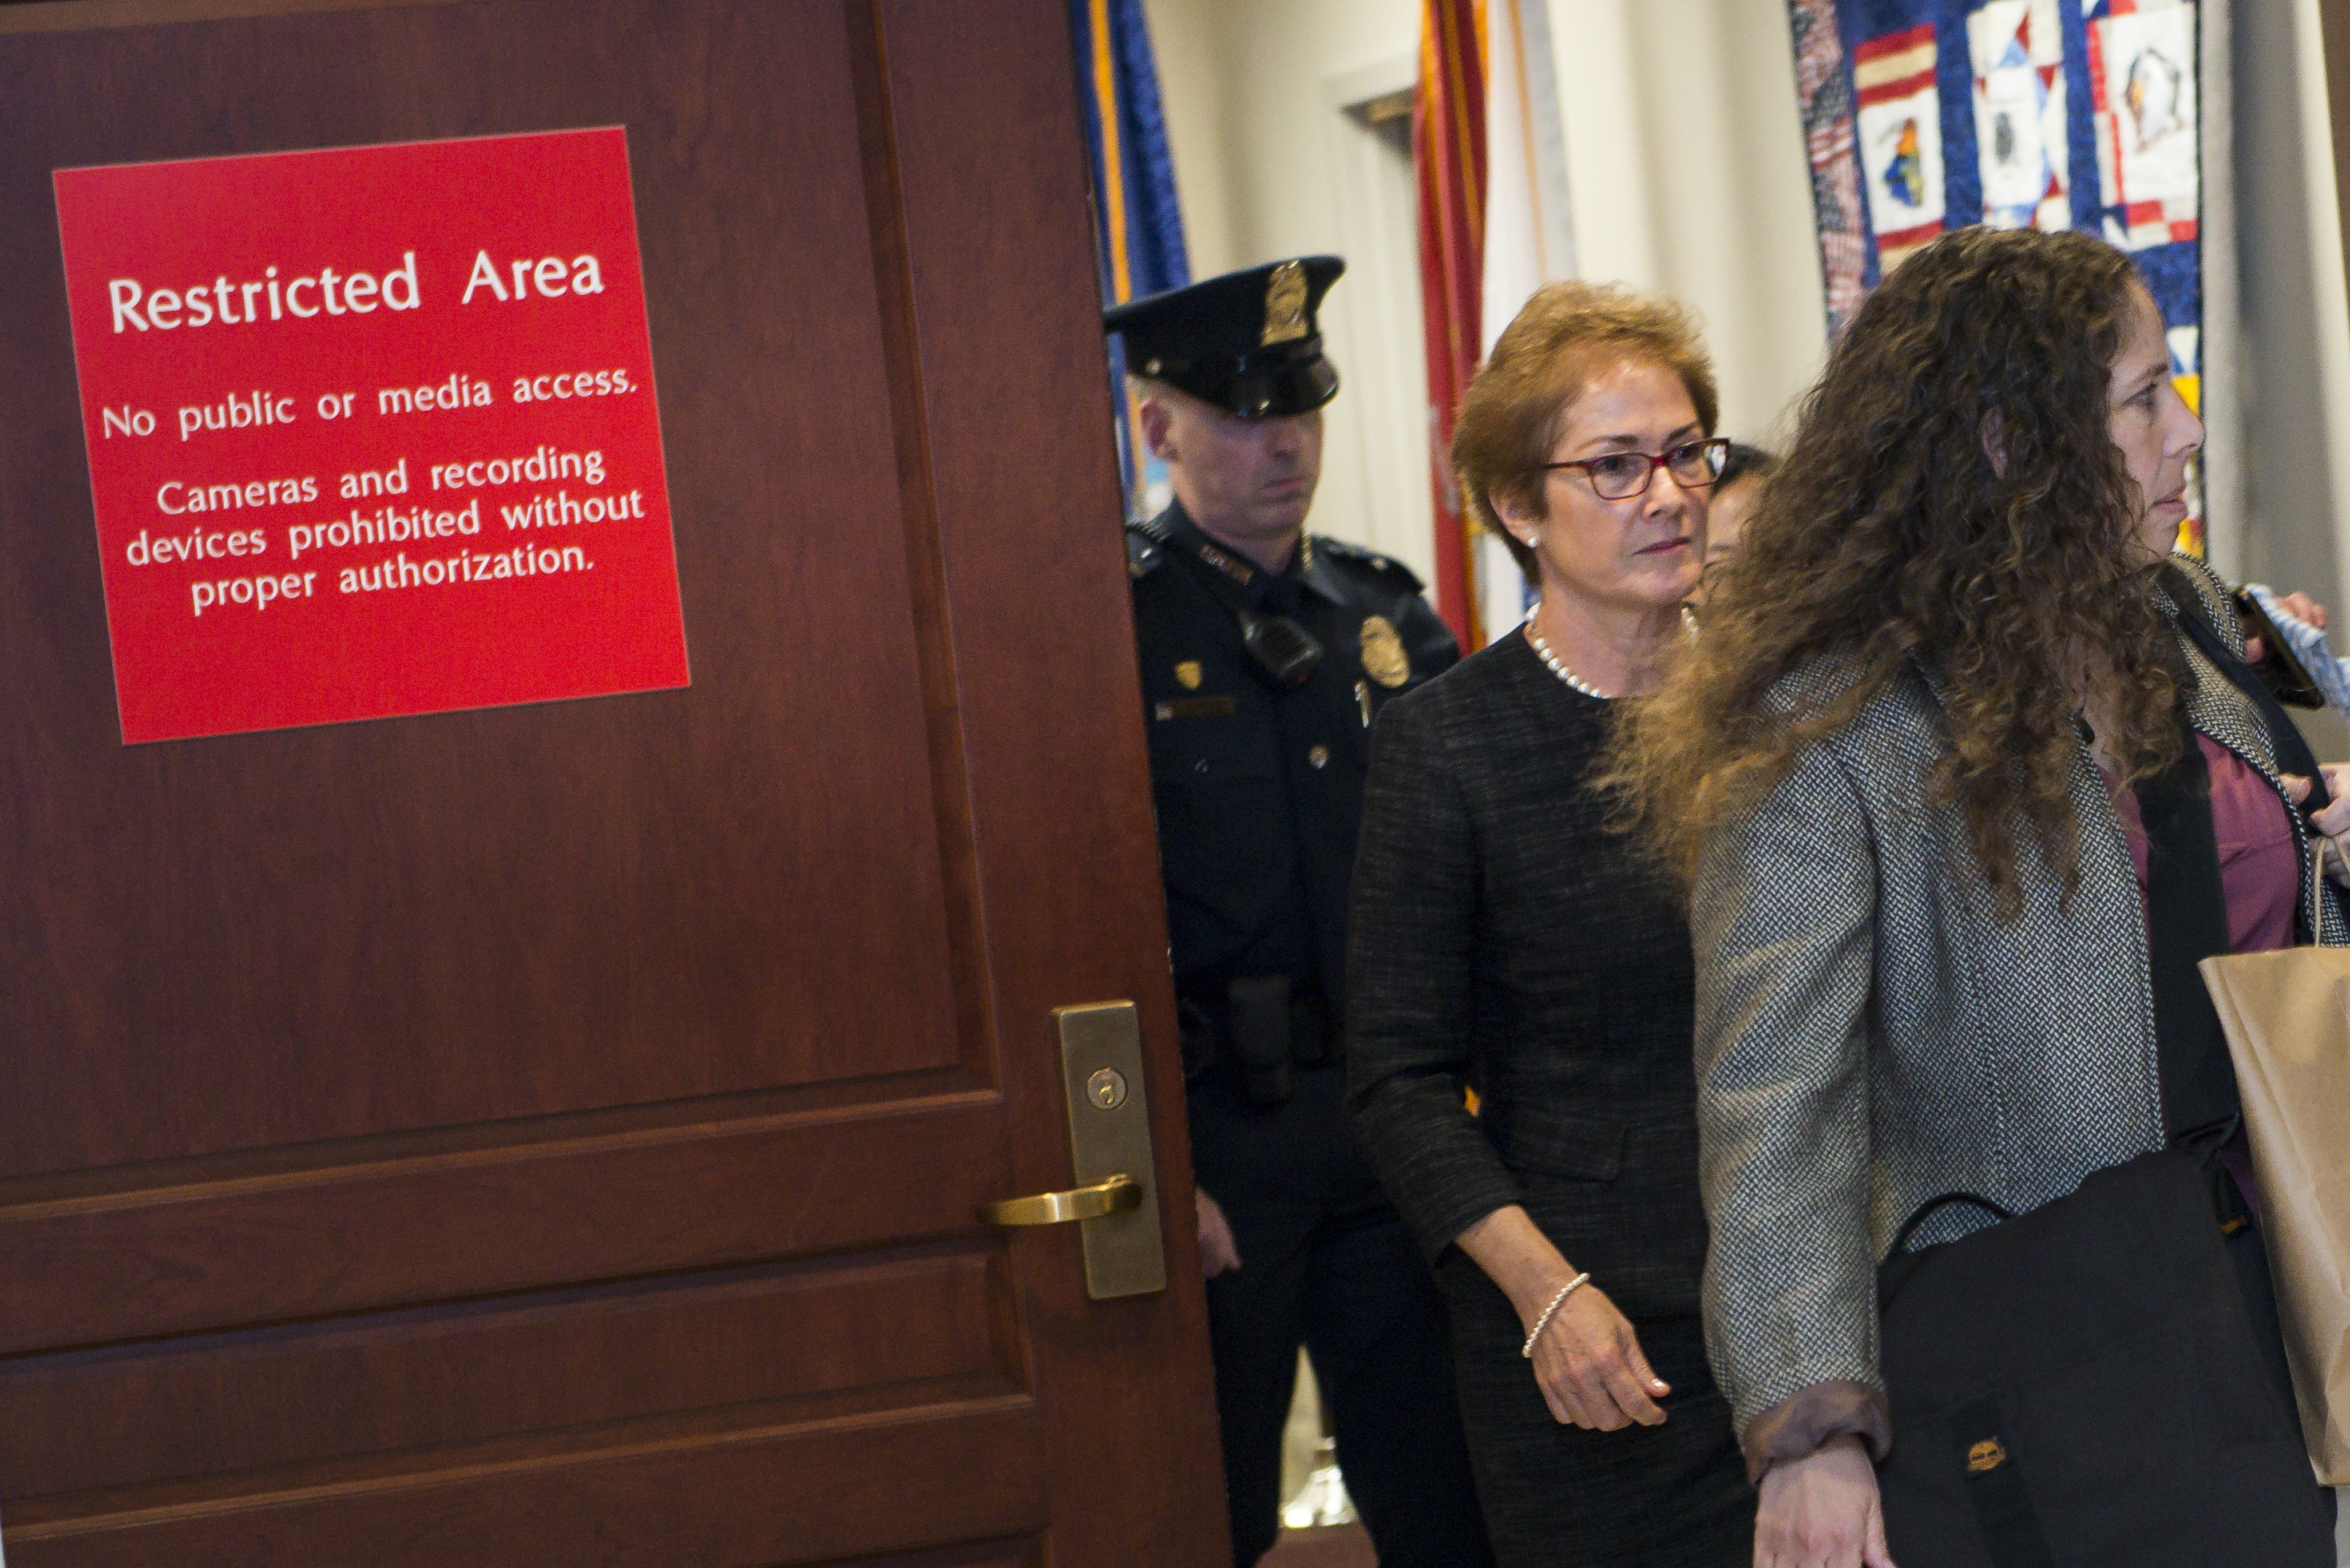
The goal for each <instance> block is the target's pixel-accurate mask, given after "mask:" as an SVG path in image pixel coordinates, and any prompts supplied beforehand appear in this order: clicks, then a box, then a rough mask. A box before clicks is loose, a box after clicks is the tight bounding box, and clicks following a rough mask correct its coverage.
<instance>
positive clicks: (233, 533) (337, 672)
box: [57, 127, 687, 742]
mask: <svg viewBox="0 0 2350 1568" xmlns="http://www.w3.org/2000/svg"><path fill="white" fill-rule="evenodd" d="M57 224H58V229H59V232H60V234H61V236H62V239H63V243H64V246H65V263H66V286H67V290H68V297H69V300H70V305H71V310H72V317H73V337H74V355H75V358H76V361H77V363H78V367H79V369H80V375H81V398H82V420H83V429H84V434H85V439H86V440H87V441H88V449H89V478H90V490H91V493H92V497H93V499H94V501H95V504H96V510H97V516H98V544H99V555H100V556H101V558H102V559H103V561H104V565H105V579H106V611H107V624H108V628H109V631H110V633H111V635H112V638H113V644H114V684H115V693H116V697H117V700H118V701H119V702H120V707H121V715H122V735H123V739H124V740H125V741H129V742H138V741H162V740H172V739H176V738H180V737H183V736H190V735H217V734H227V733H231V732H238V731H246V730H266V729H275V728H278V727H280V726H284V725H288V724H317V723H326V722H335V721H338V720H344V719H376V718H384V717H388V716H390V715H393V714H400V713H432V712H442V711H448V710H451V709H457V708H480V707H488V706H493V705H495V704H500V703H507V702H538V701H550V700H554V699H557V698H567V697H593V696H598V695H603V694H606V693H610V692H617V691H652V690H657V689H662V688H671V687H679V686H683V685H685V684H686V683H687V673H686V657H685V628H684V622H683V618H682V616H681V610H680V607H679V601H678V586H677V562H676V556H675V553H674V550H673V547H672V545H671V535H670V515H669V491H668V486H667V484H666V483H665V482H664V480H663V478H662V471H661V442H660V413H659V410H658V409H657V407H656V405H655V402H654V399H653V367H652V345H651V341H650V337H648V335H647V332H646V327H645V295H644V282H643V276H642V272H641V269H640V266H639V260H638V255H637V228H636V212H635V207H634V205H633V203H632V202H631V201H630V197H629V156H628V142H627V138H626V134H625V132H623V131H622V130H619V128H617V127H615V128H611V129H606V130H567V131H556V132H550V133H547V134H543V135H530V136H502V137H481V138H473V139H469V140H458V141H432V142H416V143H410V144H405V145H400V146H391V147H352V148H338V149H333V150H329V151H315V152H285V153H273V154H268V155H265V156H260V157H251V158H213V159H201V160H196V161H189V162H182V163H141V164H128V165H120V166H116V167H111V168H100V169H65V170H59V171H57Z"/></svg>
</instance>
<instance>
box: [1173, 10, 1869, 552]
mask: <svg viewBox="0 0 2350 1568" xmlns="http://www.w3.org/2000/svg"><path fill="white" fill-rule="evenodd" d="M1549 4H1550V10H1551V32H1552V37H1553V39H1554V46H1555V54H1556V56H1557V60H1558V70H1559V85H1560V96H1561V99H1563V101H1564V103H1565V119H1566V127H1565V133H1566V148H1567V161H1568V177H1569V182H1570V184H1571V185H1572V187H1573V190H1572V204H1573V210H1574V224H1575V244H1576V248H1577V252H1578V254H1579V257H1580V260H1581V270H1582V272H1583V275H1585V276H1586V277H1592V278H1596V279H1610V278H1613V279H1621V280H1622V281H1625V282H1627V283H1629V284H1632V285H1633V286H1636V287H1639V288H1644V289H1649V290H1655V291H1659V292H1663V293H1667V294H1671V295H1674V296H1677V297H1679V298H1680V299H1682V300H1683V301H1684V302H1686V303H1687V304H1689V305H1690V306H1694V307H1695V308H1696V309H1697V310H1698V311H1699V313H1700V315H1701V316H1702V317H1704V319H1705V324H1706V337H1707V341H1708V342H1709V343H1710V344H1711V347H1712V349H1713V352H1714V358H1715V361H1716V369H1717V371H1718V373H1719V375H1720V378H1721V389H1722V426H1723V430H1724V431H1725V432H1726V433H1729V434H1732V435H1737V436H1740V437H1742V438H1745V439H1750V440H1752V439H1768V438H1769V437H1771V436H1773V435H1774V434H1775V433H1777V426H1778V424H1779V421H1780V420H1781V416H1782V414H1783V411H1784V410H1785V409H1786V408H1787V406H1788V404H1789V403H1790V402H1791V401H1792V400H1794V398H1795V397H1796V396H1797V395H1798V394H1799V393H1800V392H1801V391H1802V390H1803V389H1804V388H1805V387H1806V386H1808V385H1809V384H1810V382H1811V380H1812V379H1813V377H1814V375H1815V374H1816V373H1817V370H1818V365H1819V359H1820V356H1821V354H1822V352H1823V349H1824V346H1825V313H1824V311H1823V309H1822V306H1821V300H1820V273H1819V253H1818V249H1817V246H1816V244H1815V243H1814V237H1813V227H1812V207H1811V182H1810V173H1809V170H1808V167H1807V165H1806V162H1805V160H1804V142H1803V132H1802V128H1801V125H1800V123H1799V121H1798V119H1797V116H1796V111H1795V91H1794V57H1793V52H1792V48H1791V46H1790V43H1789V38H1788V32H1787V18H1786V10H1785V5H1784V0H1549ZM1145 8H1146V11H1147V13H1148V15H1149V19H1150V25H1151V31H1152V41H1153V43H1154V45H1155V46H1156V47H1157V49H1158V52H1159V76H1160V87H1161V90H1162V93H1163V95H1164V97H1165V99H1166V103H1167V115H1168V123H1169V132H1170V139H1171V140H1172V143H1173V149H1174V158H1175V176H1176V183H1177V187H1178V190H1179V192H1180V196H1181V198H1182V203H1183V217H1184V223H1185V227H1186V234H1187V237H1188V239H1189V241H1190V244H1191V268H1192V272H1193V275H1195V276H1207V275H1211V274H1213V273H1217V272H1222V271H1227V270H1230V269H1232V268H1234V267H1239V266H1245V265H1254V264H1256V263H1258V262H1262V261H1267V260H1271V259H1274V258H1275V257H1278V256H1284V255H1293V254H1303V253H1306V252H1311V251H1322V250H1329V251H1337V252H1339V253H1340V254H1347V252H1348V250H1349V249H1350V248H1353V249H1354V250H1356V251H1357V254H1354V255H1350V256H1349V262H1350V268H1351V270H1350V271H1349V273H1348V275H1347V278H1346V280H1345V281H1343V282H1341V283H1340V284H1339V285H1338V286H1336V288H1335V289H1334V290H1333V291H1332V293H1331V296H1330V302H1329V305H1328V306H1327V307H1326V310H1325V311H1324V320H1325V325H1326V330H1327V333H1328V336H1329V337H1330V348H1331V354H1332V357H1333V358H1336V360H1337V361H1338V363H1339V367H1340V369H1341V371H1342V373H1343V374H1344V375H1345V376H1346V378H1347V385H1346V389H1345V390H1344V391H1342V392H1341V394H1340V398H1339V401H1338V403H1337V404H1336V405H1334V406H1333V408H1332V410H1331V417H1330V421H1329V427H1328V436H1327V443H1326V444H1327V452H1326V461H1325V468H1324V479H1323V484H1322V491H1321V494H1320V497H1319V499H1318V500H1317V501H1316V503H1315V512H1314V517H1313V521H1312V526H1313V527H1314V528H1315V530H1316V531H1317V532H1321V533H1326V534H1333V535H1338V536H1340V537H1345V538H1355V539H1359V540H1362V541H1363V542H1365V543H1367V544H1370V545H1374V546H1375V547H1378V548H1380V549H1383V550H1387V551H1388V552H1389V553H1391V554H1394V555H1397V556H1400V557H1402V558H1403V559H1404V560H1406V561H1407V562H1409V564H1410V565H1411V566H1413V567H1414V568H1415V569H1416V570H1418V571H1419V573H1420V575H1421V576H1429V575H1430V556H1431V554H1432V540H1431V539H1430V534H1429V521H1428V519H1429V512H1428V506H1427V503H1426V499H1425V497H1426V492H1427V472H1428V470H1427V461H1426V438H1425V434H1424V424H1423V422H1422V421H1423V419H1424V404H1425V397H1426V390H1425V387H1426V383H1425V379H1424V378H1425V374H1426V372H1425V369H1424V364H1423V361H1422V359H1421V358H1420V357H1419V308H1418V301H1417V298H1416V297H1415V296H1414V294H1413V290H1412V287H1411V286H1409V285H1410V284H1411V280H1410V279H1409V278H1406V279H1405V280H1404V283H1405V285H1406V286H1403V287H1401V288H1400V289H1399V288H1398V287H1396V286H1393V285H1392V283H1391V281H1390V280H1389V279H1388V278H1387V277H1386V276H1385V275H1384V274H1383V272H1382V270H1381V269H1380V268H1379V267H1378V266H1377V265H1373V264H1374V261H1375V258H1374V257H1372V256H1369V255H1366V254H1361V252H1362V249H1363V247H1364V245H1365V244H1366V239H1365V236H1366V235H1367V234H1373V233H1376V232H1378V230H1379V228H1380V223H1382V222H1383V221H1385V220H1386V219H1387V218H1388V217H1390V216H1391V214H1388V213H1366V212H1364V211H1363V210H1362V209H1363V207H1364V205H1365V204H1366V203H1367V202H1372V201H1374V200H1375V199H1378V198H1376V196H1375V194H1367V193H1366V192H1369V191H1370V188H1371V185H1370V182H1369V180H1368V175H1367V171H1368V170H1369V169H1370V168H1371V164H1370V163H1369V162H1368V161H1367V157H1368V150H1367V144H1366V142H1365V141H1364V140H1362V139H1364V138H1367V137H1369V136H1370V135H1371V133H1370V132H1368V131H1367V130H1365V129H1363V128H1362V127H1361V126H1359V125H1357V124H1356V123H1354V122H1353V121H1351V120H1349V119H1347V116H1346V115H1345V113H1344V110H1343V104H1344V102H1345V101H1347V100H1349V99H1350V98H1352V97H1354V96H1356V95H1358V94H1360V93H1362V92H1365V91H1367V90H1368V88H1369V84H1372V83H1374V82H1378V81H1380V80H1384V79H1387V78H1390V77H1392V78H1394V79H1396V80H1399V81H1403V80H1409V74H1410V72H1411V71H1412V69H1413V67H1414V62H1415V61H1416V57H1417V55H1418V51H1419V16H1420V6H1419V0H1146V7H1145ZM1400 221H1401V222H1402V223H1405V224H1407V225H1408V224H1409V221H1410V217H1409V211H1408V210H1407V211H1405V212H1404V213H1403V214H1402V216H1401V219H1400ZM1350 239H1351V240H1352V242H1353V244H1352V246H1351V247H1350V244H1349V241H1350ZM1401 243H1403V244H1407V245H1408V244H1409V235H1408V234H1405V235H1404V236H1402V240H1401ZM1404 254H1406V255H1407V256H1408V254H1409V252H1408V250H1407V251H1406V252H1405V253H1404ZM1399 383H1400V384H1399Z"/></svg>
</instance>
